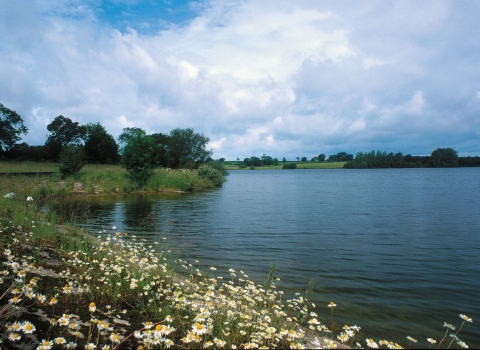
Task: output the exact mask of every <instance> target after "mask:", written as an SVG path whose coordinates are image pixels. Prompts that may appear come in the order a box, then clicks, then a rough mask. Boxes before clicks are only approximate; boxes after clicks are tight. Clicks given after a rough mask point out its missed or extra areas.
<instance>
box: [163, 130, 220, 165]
mask: <svg viewBox="0 0 480 350" xmlns="http://www.w3.org/2000/svg"><path fill="white" fill-rule="evenodd" d="M208 141H210V139H209V138H208V137H206V136H204V135H203V134H196V133H195V132H194V131H193V129H190V128H188V129H174V130H172V131H171V132H170V137H169V138H168V144H167V149H168V154H169V160H170V166H171V167H172V168H195V167H197V166H198V164H199V163H204V162H205V161H207V160H208V158H210V156H211V155H212V154H213V152H212V151H211V150H207V149H206V146H207V143H208Z"/></svg>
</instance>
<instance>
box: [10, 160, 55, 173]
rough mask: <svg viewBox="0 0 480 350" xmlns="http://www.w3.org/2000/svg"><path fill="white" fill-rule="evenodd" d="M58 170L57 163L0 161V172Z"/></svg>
mask: <svg viewBox="0 0 480 350" xmlns="http://www.w3.org/2000/svg"><path fill="white" fill-rule="evenodd" d="M52 171H58V164H57V163H39V162H30V161H25V162H16V161H0V174H6V173H28V172H37V173H38V172H52Z"/></svg>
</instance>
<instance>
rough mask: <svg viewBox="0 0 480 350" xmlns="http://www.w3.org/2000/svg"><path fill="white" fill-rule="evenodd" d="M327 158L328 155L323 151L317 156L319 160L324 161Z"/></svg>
mask: <svg viewBox="0 0 480 350" xmlns="http://www.w3.org/2000/svg"><path fill="white" fill-rule="evenodd" d="M326 158H327V156H326V155H325V154H323V153H321V154H319V155H318V157H317V159H318V161H319V162H324V161H325V159H326Z"/></svg>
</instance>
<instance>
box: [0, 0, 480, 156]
mask: <svg viewBox="0 0 480 350" xmlns="http://www.w3.org/2000/svg"><path fill="white" fill-rule="evenodd" d="M142 3H144V6H142V7H141V8H142V9H143V12H139V11H138V9H139V8H140V6H141V5H142ZM148 3H150V2H149V1H144V2H142V1H135V0H123V1H101V0H88V1H87V0H84V1H82V0H69V1H67V0H65V1H54V2H51V1H47V0H44V1H21V0H17V1H6V0H1V6H0V18H1V19H0V74H1V77H2V79H1V80H0V103H3V104H4V105H5V106H7V107H8V108H10V109H13V110H16V111H17V112H18V113H20V114H21V116H22V117H23V119H24V120H25V124H26V126H27V127H28V128H29V130H30V132H29V134H28V135H27V136H25V137H24V138H23V140H24V141H26V142H28V143H29V144H43V143H44V142H45V139H46V135H47V130H46V125H47V124H49V123H50V122H51V121H52V120H53V119H54V118H55V117H56V116H58V115H60V114H61V115H64V116H66V117H69V118H71V119H73V120H75V121H78V122H80V123H81V124H84V123H88V122H93V123H96V122H100V123H101V124H102V125H104V126H105V128H106V129H107V130H108V131H109V132H110V133H111V134H112V135H113V136H114V137H117V136H118V135H119V134H120V132H121V130H122V128H124V127H131V126H136V127H140V128H143V129H145V130H146V131H147V132H148V133H153V132H169V131H170V130H172V129H173V128H176V127H179V128H186V127H192V128H194V129H195V131H196V132H200V133H203V134H205V135H206V136H208V137H209V138H210V140H211V142H210V147H211V148H213V150H214V158H220V157H225V158H227V159H236V158H237V157H239V158H242V159H243V158H244V157H250V156H252V155H256V156H261V155H262V154H264V153H266V154H268V155H271V156H273V157H278V158H282V157H284V156H285V157H287V159H293V158H295V157H302V156H306V157H308V158H310V157H313V156H316V155H318V154H320V153H325V154H327V155H328V154H334V153H337V152H340V151H346V152H349V153H355V152H357V151H369V150H384V151H388V152H390V151H392V152H397V151H401V152H403V153H404V154H407V153H411V154H418V155H420V154H430V153H431V152H432V151H433V150H434V149H436V148H438V147H452V148H454V149H456V150H457V151H458V152H459V153H460V155H480V142H479V141H480V45H479V43H480V22H479V21H478V18H479V16H480V3H479V2H478V1H441V0H434V1H385V0H378V1H374V0H368V1H338V0H336V1H313V0H312V1H301V0H300V1H298V0H296V1H279V0H275V1H268V0H267V1H265V0H264V1H249V0H245V1H231V0H229V1H201V2H195V3H193V2H192V3H185V2H179V4H178V5H172V6H170V7H168V6H167V5H165V4H164V6H163V7H162V8H161V9H160V10H159V9H157V11H160V12H158V14H155V12H153V9H152V11H149V9H148ZM174 4H175V3H174ZM175 6H177V7H175ZM128 11H130V12H128ZM152 13H153V15H152ZM147 14H148V15H147Z"/></svg>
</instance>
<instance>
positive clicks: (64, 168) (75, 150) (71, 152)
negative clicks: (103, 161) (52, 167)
mask: <svg viewBox="0 0 480 350" xmlns="http://www.w3.org/2000/svg"><path fill="white" fill-rule="evenodd" d="M84 157H85V153H84V151H83V147H82V146H81V145H67V146H65V147H63V149H62V151H61V152H60V155H59V162H60V167H59V170H60V172H61V173H62V176H64V177H65V176H67V175H72V174H75V173H77V172H78V171H80V169H82V168H83V166H84V165H85V162H84V160H83V159H84Z"/></svg>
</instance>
